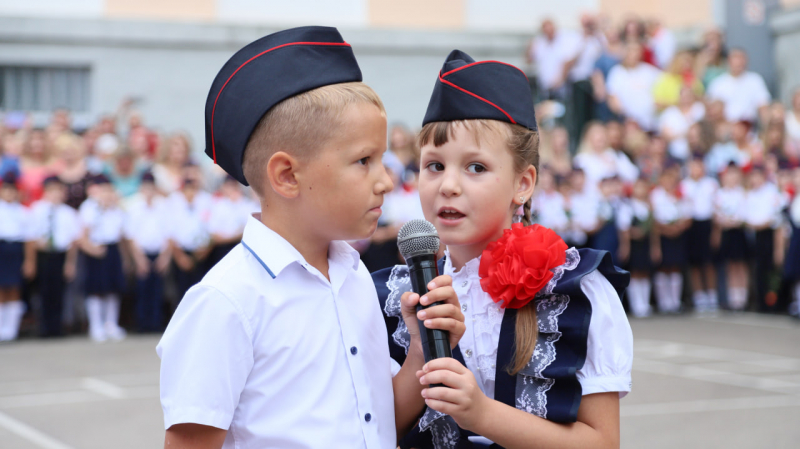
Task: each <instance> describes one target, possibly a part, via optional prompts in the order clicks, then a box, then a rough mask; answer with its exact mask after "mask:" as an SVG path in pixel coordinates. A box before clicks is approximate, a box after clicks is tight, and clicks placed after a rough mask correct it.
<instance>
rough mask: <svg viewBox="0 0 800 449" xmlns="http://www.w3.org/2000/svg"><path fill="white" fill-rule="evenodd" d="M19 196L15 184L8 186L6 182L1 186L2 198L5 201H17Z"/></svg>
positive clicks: (0, 193)
mask: <svg viewBox="0 0 800 449" xmlns="http://www.w3.org/2000/svg"><path fill="white" fill-rule="evenodd" d="M17 197H18V195H17V189H16V188H15V187H14V186H8V185H5V184H3V185H2V186H0V200H3V201H5V202H6V203H16V202H17Z"/></svg>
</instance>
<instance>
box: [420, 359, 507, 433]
mask: <svg viewBox="0 0 800 449" xmlns="http://www.w3.org/2000/svg"><path fill="white" fill-rule="evenodd" d="M417 377H418V378H419V382H420V383H421V384H423V385H433V384H444V385H447V387H450V388H447V387H434V388H426V389H424V390H422V397H424V398H425V404H427V405H428V407H430V408H432V409H434V410H436V411H439V412H442V413H446V414H448V415H450V416H452V417H453V419H454V420H455V421H456V423H458V425H459V426H460V427H461V428H462V429H466V430H470V429H474V428H475V427H474V426H475V424H477V423H479V422H480V421H481V419H483V416H482V414H483V413H484V412H486V410H487V406H488V405H489V403H490V402H491V399H489V398H487V397H486V395H484V394H483V392H482V391H481V389H480V387H479V386H478V383H477V381H475V376H473V375H472V372H471V371H470V370H469V369H467V368H466V367H465V366H464V365H462V364H461V363H459V361H458V360H456V359H453V358H450V357H446V358H440V359H435V360H431V361H430V362H428V363H426V364H425V366H423V367H422V370H421V371H417Z"/></svg>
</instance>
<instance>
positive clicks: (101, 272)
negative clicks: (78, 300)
mask: <svg viewBox="0 0 800 449" xmlns="http://www.w3.org/2000/svg"><path fill="white" fill-rule="evenodd" d="M117 202H118V198H117V193H116V192H115V191H114V187H113V186H112V185H111V181H109V179H108V178H107V177H106V176H105V175H96V176H95V177H94V178H92V182H91V187H90V190H89V198H88V199H87V200H86V201H84V202H83V204H81V207H80V209H79V210H78V213H79V215H80V218H81V222H82V224H83V227H84V234H83V239H82V240H81V249H82V250H83V252H84V254H86V285H85V290H86V295H87V296H86V315H87V317H88V318H89V337H90V338H91V339H92V340H94V341H97V342H102V341H105V340H107V339H109V338H110V339H112V340H122V339H123V338H125V331H124V330H123V329H122V328H121V327H120V326H119V324H118V321H119V310H120V296H121V295H122V293H123V291H124V290H125V276H124V273H123V271H122V257H123V253H122V251H123V246H122V245H121V241H122V233H123V227H124V225H125V214H124V212H123V211H122V209H120V208H119V206H118V205H117Z"/></svg>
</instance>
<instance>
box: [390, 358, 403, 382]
mask: <svg viewBox="0 0 800 449" xmlns="http://www.w3.org/2000/svg"><path fill="white" fill-rule="evenodd" d="M389 363H390V366H391V369H392V377H394V376H396V375H397V373H399V372H400V368H402V367H401V366H400V364H399V363H397V360H395V359H393V358H391V357H389Z"/></svg>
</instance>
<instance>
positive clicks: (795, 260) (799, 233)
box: [783, 225, 800, 282]
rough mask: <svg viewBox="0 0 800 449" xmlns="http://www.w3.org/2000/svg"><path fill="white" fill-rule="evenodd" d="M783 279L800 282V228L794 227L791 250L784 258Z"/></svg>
mask: <svg viewBox="0 0 800 449" xmlns="http://www.w3.org/2000/svg"><path fill="white" fill-rule="evenodd" d="M783 260H784V262H783V277H784V279H786V280H788V281H793V282H799V281H800V226H794V225H792V238H791V240H789V249H788V250H786V255H785V256H784V258H783Z"/></svg>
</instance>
